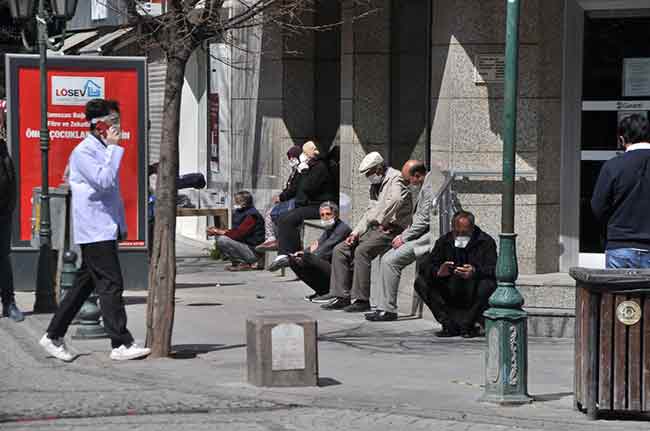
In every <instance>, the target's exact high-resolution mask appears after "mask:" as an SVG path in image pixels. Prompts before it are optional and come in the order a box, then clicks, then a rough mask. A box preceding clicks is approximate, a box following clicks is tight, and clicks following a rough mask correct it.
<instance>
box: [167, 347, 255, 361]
mask: <svg viewBox="0 0 650 431" xmlns="http://www.w3.org/2000/svg"><path fill="white" fill-rule="evenodd" d="M243 347H246V344H230V345H229V344H176V345H173V346H172V348H171V350H172V353H171V354H170V355H169V357H170V358H172V359H194V358H196V357H197V356H198V355H203V354H205V353H210V352H218V351H221V350H233V349H241V348H243Z"/></svg>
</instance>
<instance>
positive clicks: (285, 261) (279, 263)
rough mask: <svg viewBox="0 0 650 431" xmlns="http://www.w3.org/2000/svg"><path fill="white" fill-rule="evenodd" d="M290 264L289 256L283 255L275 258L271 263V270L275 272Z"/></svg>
mask: <svg viewBox="0 0 650 431" xmlns="http://www.w3.org/2000/svg"><path fill="white" fill-rule="evenodd" d="M287 266H289V258H288V257H287V256H284V257H281V258H280V259H275V260H274V261H273V262H271V264H270V265H269V271H271V272H274V271H277V270H279V269H282V268H286V267H287Z"/></svg>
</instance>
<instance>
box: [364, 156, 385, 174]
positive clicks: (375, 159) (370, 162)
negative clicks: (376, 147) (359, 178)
mask: <svg viewBox="0 0 650 431" xmlns="http://www.w3.org/2000/svg"><path fill="white" fill-rule="evenodd" d="M383 163H384V158H383V157H382V156H381V154H379V153H378V152H376V151H373V152H372V153H368V154H366V157H364V158H363V160H361V163H360V164H359V172H360V173H362V174H365V173H366V172H368V171H369V170H370V169H372V168H374V167H375V166H379V165H381V164H383Z"/></svg>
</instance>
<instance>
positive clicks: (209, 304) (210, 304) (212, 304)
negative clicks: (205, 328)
mask: <svg viewBox="0 0 650 431" xmlns="http://www.w3.org/2000/svg"><path fill="white" fill-rule="evenodd" d="M184 305H185V306H186V307H218V306H220V305H223V304H222V303H221V302H191V303H189V304H184Z"/></svg>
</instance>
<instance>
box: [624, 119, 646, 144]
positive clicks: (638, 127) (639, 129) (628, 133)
mask: <svg viewBox="0 0 650 431" xmlns="http://www.w3.org/2000/svg"><path fill="white" fill-rule="evenodd" d="M649 132H650V130H649V128H648V119H647V118H645V117H642V116H641V115H639V114H632V115H630V116H627V117H625V118H623V119H622V120H621V121H620V122H619V123H618V134H619V136H622V137H623V140H624V141H625V143H626V144H636V143H638V142H647V141H648V137H649V136H650V133H649Z"/></svg>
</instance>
